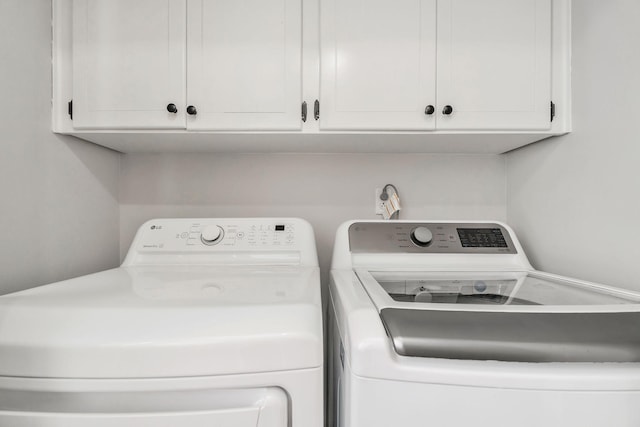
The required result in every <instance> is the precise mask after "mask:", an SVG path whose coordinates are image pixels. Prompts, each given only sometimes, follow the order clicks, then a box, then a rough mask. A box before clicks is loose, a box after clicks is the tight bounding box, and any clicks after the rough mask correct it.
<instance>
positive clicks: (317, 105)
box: [313, 99, 320, 120]
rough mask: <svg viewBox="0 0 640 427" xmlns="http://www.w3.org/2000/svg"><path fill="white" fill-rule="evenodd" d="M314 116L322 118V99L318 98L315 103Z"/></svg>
mask: <svg viewBox="0 0 640 427" xmlns="http://www.w3.org/2000/svg"><path fill="white" fill-rule="evenodd" d="M313 118H314V119H316V120H318V119H319V118H320V101H318V100H317V99H316V102H314V103H313Z"/></svg>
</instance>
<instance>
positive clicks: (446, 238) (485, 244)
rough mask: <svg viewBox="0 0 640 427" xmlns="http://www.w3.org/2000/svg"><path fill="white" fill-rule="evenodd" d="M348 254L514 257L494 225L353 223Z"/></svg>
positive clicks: (510, 243)
mask: <svg viewBox="0 0 640 427" xmlns="http://www.w3.org/2000/svg"><path fill="white" fill-rule="evenodd" d="M349 248H350V251H351V253H447V254H460V253H462V254H515V253H517V250H516V248H515V245H514V244H513V241H512V240H511V236H510V235H509V231H508V230H507V229H505V228H504V227H503V226H501V225H500V224H496V223H482V222H477V223H444V222H443V223H439V222H394V221H389V222H356V223H353V224H351V226H350V227H349Z"/></svg>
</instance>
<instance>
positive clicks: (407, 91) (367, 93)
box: [320, 0, 436, 130]
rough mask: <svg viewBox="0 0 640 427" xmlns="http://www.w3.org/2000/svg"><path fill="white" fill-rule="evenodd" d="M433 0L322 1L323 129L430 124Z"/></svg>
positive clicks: (401, 127)
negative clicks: (427, 111) (428, 108)
mask: <svg viewBox="0 0 640 427" xmlns="http://www.w3.org/2000/svg"><path fill="white" fill-rule="evenodd" d="M435 19H436V2H435V0H394V1H389V0H323V1H322V2H321V11H320V20H321V21H320V43H321V46H320V49H321V57H320V60H321V76H320V78H321V83H320V94H321V104H320V107H321V111H320V113H321V114H320V127H321V129H336V130H339V129H351V130H357V129H362V130H369V129H370V130H374V129H377V130H394V129H396V130H407V129H419V130H425V129H433V127H434V125H435V117H436V115H435V114H425V112H426V111H425V110H426V107H427V106H428V105H432V106H435V105H436V97H435V95H436V93H435V71H436V66H435V57H436V52H435V46H436V45H435V43H436V22H435Z"/></svg>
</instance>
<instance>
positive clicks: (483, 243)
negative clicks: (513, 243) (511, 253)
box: [456, 228, 508, 248]
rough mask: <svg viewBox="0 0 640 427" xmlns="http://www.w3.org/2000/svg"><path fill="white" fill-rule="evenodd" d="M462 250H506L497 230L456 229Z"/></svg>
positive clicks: (500, 231) (505, 244) (501, 236)
mask: <svg viewBox="0 0 640 427" xmlns="http://www.w3.org/2000/svg"><path fill="white" fill-rule="evenodd" d="M456 230H457V231H458V237H460V243H461V244H462V247H463V248H506V247H508V246H507V242H506V241H505V240H504V236H503V235H502V230H500V229H499V228H457V229H456Z"/></svg>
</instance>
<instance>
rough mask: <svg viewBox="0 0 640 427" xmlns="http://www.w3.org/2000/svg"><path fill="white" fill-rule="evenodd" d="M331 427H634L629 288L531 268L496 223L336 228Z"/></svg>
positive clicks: (635, 374)
mask: <svg viewBox="0 0 640 427" xmlns="http://www.w3.org/2000/svg"><path fill="white" fill-rule="evenodd" d="M329 316H330V320H329V322H330V325H331V326H330V328H329V334H330V338H329V354H330V357H329V362H328V364H329V366H328V369H329V372H330V373H331V374H330V375H329V390H330V398H329V414H330V416H329V426H330V427H388V426H402V427H418V426H420V427H424V426H438V427H459V426H467V425H469V426H471V425H473V426H475V427H512V426H518V427H550V426H554V427H555V426H558V427H559V426H562V427H574V426H575V427H611V426H615V427H637V426H640V411H639V410H638V408H640V294H638V293H634V292H630V291H626V290H621V289H615V288H611V287H607V286H603V285H599V284H595V283H587V282H583V281H579V280H574V279H569V278H565V277H560V276H556V275H552V274H547V273H542V272H539V271H535V270H534V269H533V268H532V267H531V265H530V264H529V262H528V260H527V257H526V256H525V254H524V251H523V250H522V247H521V246H520V243H519V242H518V239H517V238H516V236H515V234H514V233H513V231H512V230H511V229H510V228H509V227H508V226H507V225H505V224H502V223H499V222H464V223H463V222H451V221H438V222H411V221H387V222H382V221H360V222H349V223H346V224H343V225H342V226H341V227H340V229H339V230H338V232H337V235H336V242H335V247H334V256H333V266H332V271H331V283H330V308H329Z"/></svg>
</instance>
